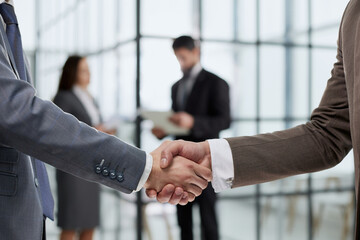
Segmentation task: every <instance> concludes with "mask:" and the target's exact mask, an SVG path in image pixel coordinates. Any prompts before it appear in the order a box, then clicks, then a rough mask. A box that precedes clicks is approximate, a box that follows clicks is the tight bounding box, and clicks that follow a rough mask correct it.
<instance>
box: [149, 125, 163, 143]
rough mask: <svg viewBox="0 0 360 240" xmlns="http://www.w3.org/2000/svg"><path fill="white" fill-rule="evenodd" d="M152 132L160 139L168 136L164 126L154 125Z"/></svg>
mask: <svg viewBox="0 0 360 240" xmlns="http://www.w3.org/2000/svg"><path fill="white" fill-rule="evenodd" d="M151 132H152V134H154V135H155V137H157V138H158V139H159V140H161V139H163V138H164V137H166V133H165V131H164V130H163V129H162V128H159V127H154V128H153V129H151Z"/></svg>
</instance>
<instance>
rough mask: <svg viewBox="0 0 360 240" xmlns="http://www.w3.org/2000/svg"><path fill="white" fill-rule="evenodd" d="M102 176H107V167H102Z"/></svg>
mask: <svg viewBox="0 0 360 240" xmlns="http://www.w3.org/2000/svg"><path fill="white" fill-rule="evenodd" d="M102 175H103V176H109V170H108V168H107V167H104V168H103V170H102Z"/></svg>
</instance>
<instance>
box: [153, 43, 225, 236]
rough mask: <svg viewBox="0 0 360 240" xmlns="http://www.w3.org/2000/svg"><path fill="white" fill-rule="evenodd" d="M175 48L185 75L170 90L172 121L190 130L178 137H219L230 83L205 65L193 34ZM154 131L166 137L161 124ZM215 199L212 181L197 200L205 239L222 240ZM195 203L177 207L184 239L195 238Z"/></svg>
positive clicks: (198, 139)
mask: <svg viewBox="0 0 360 240" xmlns="http://www.w3.org/2000/svg"><path fill="white" fill-rule="evenodd" d="M172 47H173V50H174V53H175V55H176V58H177V60H178V61H179V64H180V67H181V71H182V72H183V77H182V78H181V79H180V80H179V81H178V82H176V83H175V84H174V85H173V87H172V90H171V98H172V110H173V111H174V112H175V114H174V115H173V116H172V117H171V118H170V121H172V122H173V123H174V124H176V125H177V126H179V127H182V128H185V129H188V130H189V135H187V136H176V137H175V138H176V139H180V138H181V139H184V140H188V141H194V142H201V141H204V140H206V139H211V138H218V137H219V132H220V131H221V130H224V129H227V128H228V127H229V125H230V121H231V119H230V104H229V103H230V100H229V86H228V84H227V83H226V82H225V81H224V80H223V79H221V78H220V77H218V76H216V75H214V74H212V73H210V72H208V71H206V70H204V69H203V68H202V66H201V64H200V47H199V44H198V43H197V41H195V40H194V39H193V38H192V37H189V36H181V37H178V38H177V39H175V40H174V42H173V46H172ZM152 132H153V134H154V135H155V136H156V137H157V138H158V139H162V138H164V137H165V136H166V133H165V131H164V130H163V129H161V127H158V126H156V127H154V128H153V129H152ZM215 202H216V194H215V192H214V189H213V188H212V186H211V184H209V186H208V187H207V188H206V189H205V190H204V191H203V193H202V195H201V196H200V197H198V198H197V199H196V200H195V203H198V204H199V207H200V215H201V229H202V239H206V240H217V239H219V233H218V223H217V219H216V213H215ZM192 206H193V204H192V203H189V204H187V205H186V206H177V215H178V222H179V225H180V228H181V239H182V240H191V239H193V232H192Z"/></svg>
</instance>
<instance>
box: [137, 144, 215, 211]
mask: <svg viewBox="0 0 360 240" xmlns="http://www.w3.org/2000/svg"><path fill="white" fill-rule="evenodd" d="M151 155H152V157H153V166H152V169H151V172H150V175H149V178H148V179H147V181H146V183H145V185H144V188H146V194H147V196H148V197H150V198H155V197H156V198H157V200H158V201H159V202H161V203H165V202H169V203H171V204H181V205H185V204H187V203H188V202H192V201H194V199H195V197H197V196H199V195H200V194H201V193H202V190H204V189H205V188H206V187H207V185H208V182H209V181H211V180H212V171H211V154H210V147H209V144H208V142H206V141H205V142H200V143H193V142H186V141H182V140H178V141H165V142H164V143H163V144H162V145H161V146H160V147H159V148H157V149H156V150H155V151H153V152H152V153H151Z"/></svg>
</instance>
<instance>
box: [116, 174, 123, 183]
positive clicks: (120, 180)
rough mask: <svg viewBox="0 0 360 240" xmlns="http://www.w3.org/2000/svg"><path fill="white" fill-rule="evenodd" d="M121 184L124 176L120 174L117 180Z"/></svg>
mask: <svg viewBox="0 0 360 240" xmlns="http://www.w3.org/2000/svg"><path fill="white" fill-rule="evenodd" d="M116 179H117V180H118V181H119V182H122V181H124V175H122V173H119V175H118V176H117V178H116Z"/></svg>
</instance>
